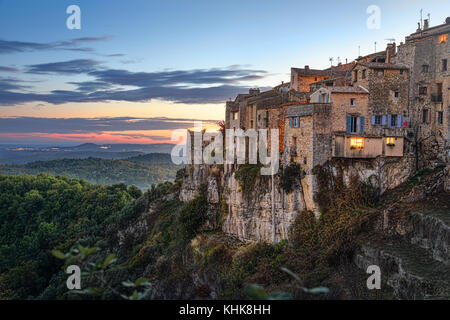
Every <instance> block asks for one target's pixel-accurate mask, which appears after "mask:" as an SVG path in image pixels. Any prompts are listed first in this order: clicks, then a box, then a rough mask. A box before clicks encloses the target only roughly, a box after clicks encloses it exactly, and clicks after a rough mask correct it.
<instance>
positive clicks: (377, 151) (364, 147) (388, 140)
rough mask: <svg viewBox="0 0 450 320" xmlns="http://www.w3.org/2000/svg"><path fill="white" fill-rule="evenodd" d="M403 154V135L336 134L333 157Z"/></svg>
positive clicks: (369, 157)
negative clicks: (363, 135)
mask: <svg viewBox="0 0 450 320" xmlns="http://www.w3.org/2000/svg"><path fill="white" fill-rule="evenodd" d="M378 156H385V157H401V156H403V137H357V136H347V135H336V136H334V143H333V157H336V158H356V159H358V158H359V159H374V158H376V157H378Z"/></svg>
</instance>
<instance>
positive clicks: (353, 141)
mask: <svg viewBox="0 0 450 320" xmlns="http://www.w3.org/2000/svg"><path fill="white" fill-rule="evenodd" d="M363 148H364V138H350V149H363Z"/></svg>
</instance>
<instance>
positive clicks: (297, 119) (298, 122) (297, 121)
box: [295, 117, 300, 128]
mask: <svg viewBox="0 0 450 320" xmlns="http://www.w3.org/2000/svg"><path fill="white" fill-rule="evenodd" d="M295 126H296V128H298V127H300V118H299V117H296V118H295Z"/></svg>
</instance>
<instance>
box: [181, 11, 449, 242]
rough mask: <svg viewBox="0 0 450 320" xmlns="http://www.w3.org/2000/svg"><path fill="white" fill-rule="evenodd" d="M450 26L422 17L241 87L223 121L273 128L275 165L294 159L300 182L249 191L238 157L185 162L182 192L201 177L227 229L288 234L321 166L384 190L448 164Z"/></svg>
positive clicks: (268, 237) (189, 191)
mask: <svg viewBox="0 0 450 320" xmlns="http://www.w3.org/2000/svg"><path fill="white" fill-rule="evenodd" d="M449 33H450V18H447V19H446V22H445V23H444V24H441V25H438V26H435V27H430V26H429V23H428V21H427V20H425V23H424V24H423V26H422V27H420V25H419V27H418V29H417V30H416V32H414V33H412V34H410V35H409V36H407V37H406V38H405V42H402V43H400V44H399V45H397V44H396V43H389V44H388V45H387V47H386V49H385V50H383V51H380V52H376V53H373V54H370V55H367V56H360V57H358V58H356V59H355V60H354V61H352V62H350V63H345V64H341V63H339V64H338V65H336V66H331V67H330V68H328V69H324V70H319V69H314V68H311V67H310V66H308V65H305V66H304V67H303V68H291V76H290V82H287V83H282V84H280V85H277V86H275V87H273V88H272V89H271V90H268V91H263V92H261V91H260V90H259V89H250V90H249V92H248V93H246V94H239V95H238V96H237V97H236V98H235V99H234V100H230V101H228V102H227V103H226V113H225V128H226V129H239V128H240V129H244V130H247V129H256V130H257V129H279V151H280V162H281V163H280V168H283V169H286V168H287V167H289V166H292V165H293V164H295V165H298V166H299V167H300V168H301V170H302V172H303V176H302V177H301V182H300V183H299V185H298V186H296V187H295V188H294V190H293V191H292V192H290V193H287V192H285V191H283V190H281V189H280V188H278V187H277V186H278V185H276V184H273V181H272V183H270V182H267V183H266V184H265V185H264V182H260V184H261V185H260V187H261V188H260V189H258V191H257V192H255V193H252V194H251V196H246V195H245V192H243V190H242V189H243V188H242V186H241V185H240V184H239V182H238V181H236V177H235V174H234V173H235V172H236V170H238V168H239V165H235V164H234V165H225V166H224V167H222V168H223V169H220V168H218V167H214V166H205V165H188V166H187V170H188V172H190V175H189V178H188V179H186V181H185V183H184V186H183V188H182V192H181V199H182V200H183V201H187V200H190V199H192V198H193V197H194V195H195V194H196V190H197V189H198V187H199V185H200V184H201V183H207V184H208V197H209V200H210V201H211V202H212V203H214V202H216V203H218V202H219V201H222V202H225V203H226V207H227V211H228V214H227V216H226V218H225V221H224V226H223V229H224V231H225V232H227V233H230V234H232V235H234V236H237V237H238V238H240V239H241V240H250V241H261V240H263V241H272V242H273V241H278V240H280V239H283V238H286V237H287V236H288V230H289V228H290V226H291V224H292V222H293V221H294V219H295V216H296V215H297V213H298V212H299V211H301V210H310V211H313V212H315V213H316V214H319V210H318V206H317V201H316V200H315V198H316V194H317V192H318V187H317V174H316V173H315V170H314V168H316V167H317V166H323V165H325V164H327V165H328V166H330V167H331V169H332V171H333V172H337V171H339V172H341V173H342V174H343V175H344V178H345V179H346V181H347V182H349V181H350V179H351V177H352V176H354V175H357V176H358V177H359V179H361V180H363V181H367V182H368V183H371V184H372V185H375V186H376V187H377V188H378V191H379V193H380V194H382V193H384V192H386V190H389V189H391V188H394V187H396V186H398V185H399V184H401V183H403V182H405V181H406V180H407V179H408V177H410V176H412V175H413V174H415V173H416V172H418V171H419V170H422V169H424V168H433V167H437V166H446V165H447V166H448V152H449V119H450V118H449V113H450V91H449V89H450V71H449V67H448V60H449V58H450V44H449V42H448V41H449V40H450V39H448V35H449ZM214 172H216V173H215V174H214ZM217 172H221V173H220V174H219V173H217ZM217 177H220V178H217ZM261 180H262V179H261ZM447 187H448V186H447ZM272 189H275V190H273V191H274V192H272ZM256 190H257V189H255V191H256Z"/></svg>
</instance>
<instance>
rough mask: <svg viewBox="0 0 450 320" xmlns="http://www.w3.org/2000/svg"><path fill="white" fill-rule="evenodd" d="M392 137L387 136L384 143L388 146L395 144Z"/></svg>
mask: <svg viewBox="0 0 450 320" xmlns="http://www.w3.org/2000/svg"><path fill="white" fill-rule="evenodd" d="M394 139H395V138H394V137H388V138H386V144H387V145H388V146H395V142H394Z"/></svg>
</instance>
